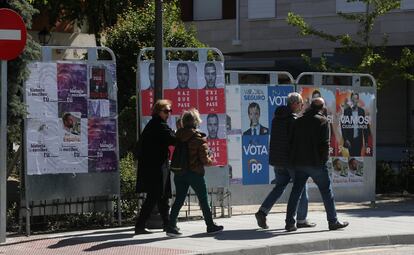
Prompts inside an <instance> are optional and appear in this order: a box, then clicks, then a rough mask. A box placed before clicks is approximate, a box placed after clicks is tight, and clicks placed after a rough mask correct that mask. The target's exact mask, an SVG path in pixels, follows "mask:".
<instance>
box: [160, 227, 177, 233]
mask: <svg viewBox="0 0 414 255" xmlns="http://www.w3.org/2000/svg"><path fill="white" fill-rule="evenodd" d="M174 228H175V229H177V230H178V231H180V228H179V227H177V226H175V227H174ZM167 229H168V227H162V231H163V232H167Z"/></svg>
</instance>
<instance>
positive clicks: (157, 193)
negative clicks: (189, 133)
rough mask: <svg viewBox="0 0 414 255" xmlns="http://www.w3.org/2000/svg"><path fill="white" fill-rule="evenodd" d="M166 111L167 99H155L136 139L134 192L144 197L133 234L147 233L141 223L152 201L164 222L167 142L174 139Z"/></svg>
mask: <svg viewBox="0 0 414 255" xmlns="http://www.w3.org/2000/svg"><path fill="white" fill-rule="evenodd" d="M170 114H171V101H169V100H164V99H163V100H158V101H157V102H156V103H155V104H154V107H153V113H152V119H151V120H150V121H149V122H148V124H147V125H146V126H145V128H144V130H143V131H142V134H141V137H140V140H139V145H138V151H137V157H138V170H137V187H136V188H137V192H138V193H147V197H146V199H145V202H144V203H143V205H142V207H141V211H140V214H139V216H138V218H137V220H136V223H135V234H146V233H150V232H148V231H147V230H145V223H146V221H147V220H148V218H149V216H150V214H151V212H152V210H153V209H154V207H155V205H158V210H159V212H160V214H161V217H162V220H163V224H164V228H165V227H166V226H168V218H169V216H168V211H169V205H168V199H169V198H171V182H170V172H169V170H168V155H169V151H168V146H170V145H173V144H174V143H175V134H174V131H173V130H172V129H171V128H170V127H169V126H168V124H167V119H168V117H169V116H170Z"/></svg>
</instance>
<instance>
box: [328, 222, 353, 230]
mask: <svg viewBox="0 0 414 255" xmlns="http://www.w3.org/2000/svg"><path fill="white" fill-rule="evenodd" d="M348 225H349V223H348V222H346V221H344V222H340V221H339V220H338V221H336V222H334V223H329V230H337V229H340V228H345V227H347V226H348Z"/></svg>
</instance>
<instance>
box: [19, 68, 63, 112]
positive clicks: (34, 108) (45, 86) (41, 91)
mask: <svg viewBox="0 0 414 255" xmlns="http://www.w3.org/2000/svg"><path fill="white" fill-rule="evenodd" d="M28 68H29V70H30V75H29V78H28V79H27V81H26V103H27V118H48V117H57V116H58V103H57V102H58V97H57V86H56V84H57V79H56V77H57V68H56V63H41V62H33V63H31V64H29V65H28Z"/></svg>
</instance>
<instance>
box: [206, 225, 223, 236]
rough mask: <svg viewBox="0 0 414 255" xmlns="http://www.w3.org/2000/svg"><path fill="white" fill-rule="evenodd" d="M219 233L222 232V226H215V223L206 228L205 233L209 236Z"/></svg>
mask: <svg viewBox="0 0 414 255" xmlns="http://www.w3.org/2000/svg"><path fill="white" fill-rule="evenodd" d="M221 231H223V226H218V225H216V223H213V225H210V226H207V233H209V234H215V233H218V232H221Z"/></svg>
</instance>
